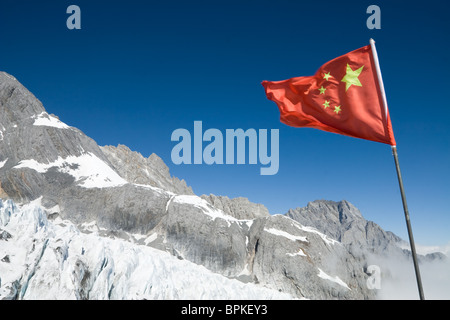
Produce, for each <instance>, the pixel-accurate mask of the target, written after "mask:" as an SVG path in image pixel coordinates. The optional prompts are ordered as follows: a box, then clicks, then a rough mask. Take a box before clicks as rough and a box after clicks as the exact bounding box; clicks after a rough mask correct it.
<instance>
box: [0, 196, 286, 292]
mask: <svg viewBox="0 0 450 320" xmlns="http://www.w3.org/2000/svg"><path fill="white" fill-rule="evenodd" d="M47 215H48V212H47V210H46V209H45V208H44V207H42V206H41V204H40V199H38V200H35V201H32V202H31V203H28V204H24V205H20V204H15V203H14V202H13V201H12V200H6V201H5V200H0V234H5V235H8V236H4V237H0V258H1V262H0V299H28V300H38V299H51V300H74V299H94V300H97V299H98V300H104V299H113V300H115V299H117V300H124V299H126V300H131V299H152V300H157V299H165V300H167V299H181V300H184V299H187V300H198V299H221V300H222V299H224V300H230V299H231V300H236V299H237V300H240V299H283V300H285V299H293V297H292V296H291V295H290V294H287V293H282V292H279V291H277V290H274V289H269V288H266V287H263V286H260V285H256V284H253V283H243V282H241V281H239V280H236V279H229V278H227V277H225V276H222V275H219V274H217V273H213V272H211V271H210V270H208V269H206V268H205V267H203V266H201V265H198V264H195V263H192V262H189V261H187V260H180V259H179V258H177V257H175V256H173V255H171V254H170V253H168V252H163V251H161V250H157V249H154V248H152V247H148V246H144V245H140V244H137V243H133V242H132V241H126V240H123V239H118V238H111V237H104V236H101V235H100V229H99V228H96V227H95V226H93V225H92V224H91V225H89V226H87V225H86V226H87V227H86V228H83V226H76V225H75V224H73V223H72V222H70V221H68V220H62V219H61V218H60V217H57V218H55V219H50V218H48V217H47ZM131 239H133V237H131Z"/></svg>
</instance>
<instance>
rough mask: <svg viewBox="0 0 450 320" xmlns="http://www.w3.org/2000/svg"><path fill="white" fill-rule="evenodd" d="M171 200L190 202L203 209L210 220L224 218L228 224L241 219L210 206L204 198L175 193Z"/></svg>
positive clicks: (183, 202)
mask: <svg viewBox="0 0 450 320" xmlns="http://www.w3.org/2000/svg"><path fill="white" fill-rule="evenodd" d="M172 202H176V203H182V204H190V205H193V206H195V207H197V208H199V209H201V210H202V211H203V213H204V214H206V215H208V216H210V217H211V218H212V220H215V219H217V218H219V219H223V220H226V221H227V222H228V226H230V223H231V222H239V221H242V220H238V219H236V218H234V217H232V216H229V215H227V214H225V213H224V212H223V211H221V210H219V209H216V208H214V207H212V206H211V205H210V204H209V203H208V202H207V201H206V200H204V199H202V198H200V197H198V196H191V195H176V196H174V197H173V200H172Z"/></svg>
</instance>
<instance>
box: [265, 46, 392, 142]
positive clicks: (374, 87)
mask: <svg viewBox="0 0 450 320" xmlns="http://www.w3.org/2000/svg"><path fill="white" fill-rule="evenodd" d="M262 85H263V86H264V88H265V90H266V95H267V98H268V99H270V100H272V101H274V102H275V103H276V104H277V105H278V108H279V109H280V114H281V115H280V120H281V122H283V123H285V124H287V125H289V126H293V127H309V128H316V129H320V130H324V131H329V132H334V133H338V134H343V135H346V136H350V137H355V138H361V139H366V140H372V141H377V142H382V143H386V144H390V145H392V146H395V139H394V133H393V131H392V125H391V120H390V118H389V112H388V110H387V107H386V109H385V107H384V106H383V101H382V95H381V91H380V86H379V83H378V78H377V74H376V68H375V62H374V58H373V55H372V49H371V46H370V45H368V46H365V47H363V48H360V49H357V50H355V51H352V52H349V53H347V54H345V55H343V56H340V57H338V58H335V59H333V60H331V61H329V62H327V63H326V64H324V65H323V66H322V67H321V68H320V69H319V70H317V72H316V74H315V75H314V76H309V77H297V78H292V79H288V80H283V81H263V83H262Z"/></svg>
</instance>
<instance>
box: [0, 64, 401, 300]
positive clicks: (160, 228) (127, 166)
mask: <svg viewBox="0 0 450 320" xmlns="http://www.w3.org/2000/svg"><path fill="white" fill-rule="evenodd" d="M0 196H1V198H3V199H10V200H13V201H15V202H16V203H17V204H18V205H26V204H27V203H30V202H32V201H39V203H40V208H41V209H40V210H42V211H43V212H45V219H47V220H46V221H48V220H52V221H53V220H55V219H61V220H64V221H68V222H70V224H73V226H74V228H79V229H80V230H85V229H86V227H85V226H91V225H95V226H96V228H98V230H101V232H99V234H98V236H99V237H110V238H114V239H116V240H120V241H128V242H129V241H131V242H132V243H133V244H134V245H143V246H147V247H151V248H149V249H152V250H154V249H157V250H159V251H164V252H168V253H170V254H171V255H173V256H175V257H177V258H178V259H181V260H186V261H189V262H192V263H195V264H198V265H201V266H204V267H206V268H207V269H208V270H209V272H213V273H217V274H219V275H221V276H226V277H228V278H231V279H237V280H240V281H241V282H245V283H253V284H256V285H257V286H259V287H266V288H269V289H270V290H275V291H277V292H282V293H286V294H288V295H289V296H292V297H295V298H308V299H373V298H375V296H376V292H375V291H373V290H369V289H368V288H367V285H366V280H367V277H368V275H367V274H366V273H365V272H364V270H365V268H366V267H367V260H366V259H365V258H364V257H365V254H364V252H366V251H364V250H362V248H363V247H366V246H367V245H369V247H370V248H372V249H371V250H372V251H371V252H384V251H386V250H391V249H392V248H397V246H396V244H395V242H396V241H398V240H399V239H398V238H397V237H396V236H395V235H393V234H391V233H387V232H385V231H383V230H382V229H381V228H380V227H378V226H377V225H376V224H374V223H371V222H367V221H366V220H364V218H363V217H362V216H361V214H360V213H359V211H358V210H357V209H356V208H355V207H353V206H352V205H351V204H350V203H348V202H346V201H342V202H339V203H334V202H328V201H316V202H312V203H310V204H308V206H307V207H306V208H300V209H295V210H291V211H289V212H288V213H287V215H273V216H272V215H269V212H268V210H267V209H266V208H265V207H264V206H263V205H261V204H254V203H251V202H250V201H249V200H248V199H245V198H236V199H229V198H228V197H224V196H215V195H209V196H206V195H203V196H201V197H198V196H196V195H195V194H194V193H193V191H192V189H191V188H190V187H188V186H187V185H186V183H185V182H184V181H183V180H179V179H178V178H175V177H171V175H170V173H169V170H168V168H167V166H166V165H165V164H164V162H163V161H162V160H161V159H160V158H159V157H158V156H157V155H154V154H152V155H151V156H150V157H148V158H144V157H143V156H142V155H140V154H139V153H137V152H133V151H131V150H130V149H128V148H127V147H126V146H122V145H119V146H117V147H112V146H106V147H99V146H98V145H97V144H96V143H95V141H93V140H92V139H90V138H89V137H87V136H86V135H84V134H83V132H81V131H80V130H78V129H76V128H73V127H70V126H68V125H66V124H64V123H63V122H61V121H59V119H58V118H57V117H56V116H53V115H49V114H48V113H47V112H46V111H45V109H44V108H43V106H42V104H41V103H40V102H39V100H37V99H36V98H35V97H34V96H33V94H31V93H30V92H29V91H28V90H27V89H26V88H24V87H23V86H22V85H21V84H20V83H19V82H18V81H17V80H16V79H15V78H14V77H12V76H10V75H8V74H6V73H4V72H1V73H0ZM9 208H10V209H8V210H9V211H7V209H4V210H0V225H1V226H2V229H3V230H0V233H1V234H2V240H0V243H1V241H4V240H3V238H5V239H6V237H8V235H9V236H12V237H13V238H14V237H15V235H14V234H13V233H14V232H9V231H8V228H10V227H11V226H8V225H9V223H10V222H9V220H8V219H9V218H8V217H9V216H10V215H11V210H12V209H11V207H10V206H9ZM8 212H9V213H8ZM42 217H44V216H42ZM42 219H44V218H42ZM42 221H44V220H42ZM55 221H56V220H55ZM68 222H67V223H68ZM33 223H34V222H33ZM43 223H44V222H43ZM64 224H66V223H64ZM11 228H12V227H11ZM14 230H15V229H14ZM3 231H4V232H3ZM2 232H3V233H2ZM30 236H33V235H32V233H31V235H30ZM48 239H49V240H48V241H53V240H51V237H50V238H48ZM83 239H84V238H83ZM66 240H67V239H66ZM85 240H86V239H85ZM85 240H79V241H81V242H82V241H85ZM67 241H68V240H67ZM86 241H87V240H86ZM90 241H92V239H91V240H90ZM96 241H97V240H96ZM98 241H100V242H102V243H104V246H103V249H102V250H105V252H110V251H111V250H112V249H111V248H108V247H107V244H106V243H107V242H106V241H104V240H98ZM20 243H27V242H26V241H25V242H20ZM108 243H109V242H108ZM111 245H113V246H115V244H111ZM82 246H83V245H82ZM126 246H128V244H127V245H126ZM84 247H86V248H89V245H87V244H86V245H85V246H84ZM25 249H26V248H25ZM25 249H24V250H25ZM61 250H62V249H61ZM64 250H69V251H70V248H66V249H64ZM85 250H88V249H85ZM90 250H98V248H97V249H96V248H91V249H90ZM130 250H131V249H130ZM133 250H137V251H139V250H141V249H139V250H138V249H133ZM392 250H394V249H392ZM395 250H397V249H395ZM399 250H400V249H399ZM25 251H26V250H25ZM363 251H364V252H363ZM139 252H141V251H139ZM146 252H147V251H146ZM148 252H150V251H148ZM152 252H153V251H152ZM27 254H30V255H32V253H27ZM86 254H90V253H86ZM99 254H100V253H99ZM139 254H140V255H142V254H143V253H139ZM149 254H150V253H149ZM5 255H8V260H10V261H11V259H14V257H12V256H11V254H10V253H5ZM93 256H94V257H95V256H98V255H96V254H94V255H93ZM101 256H104V253H102V254H101ZM129 258H130V257H129ZM58 259H59V258H58ZM111 259H113V260H114V259H118V258H117V257H112V258H111ZM130 259H136V257H131V258H130ZM5 261H6V259H5ZM5 261H2V262H0V264H2V263H3V264H4V263H7V262H5ZM51 261H53V260H51ZM80 261H81V260H80ZM49 263H50V262H49ZM51 263H53V262H51ZM92 263H93V262H92V261H90V262H88V261H84V262H83V261H81V262H79V263H78V262H76V261H75V262H73V265H72V267H73V268H75V269H76V270H75V271H74V272H75V273H76V274H79V275H80V277H76V278H75V279H72V280H70V281H72V282H70V281H69V280H67V279H66V280H65V281H69V282H68V283H66V285H67V286H68V287H67V286H66V287H64V285H63V284H62V282H61V283H59V286H60V288H61V290H62V291H61V292H64V294H63V293H61V294H62V296H75V297H77V298H86V297H87V296H86V295H85V293H83V292H84V291H80V290H78V289H76V288H80V284H81V282H82V281H83V276H82V274H83V273H84V274H86V272H87V270H88V271H89V272H91V274H92V272H93V270H97V269H95V268H96V267H95V266H93V265H92ZM53 267H54V268H56V269H58V267H57V265H55V266H53ZM53 267H52V266H48V268H50V269H51V268H53ZM46 268H47V267H45V268H44V269H46ZM56 269H52V270H53V271H54V273H55V274H56V275H58V274H59V273H58V272H60V271H61V268H60V269H58V270H59V271H57V270H56ZM83 270H84V271H83ZM109 270H110V271H109V272H111V273H112V274H113V275H114V273H115V272H120V271H117V270H116V269H114V268H112V269H109ZM47 271H48V272H52V271H51V270H47ZM97 271H98V270H97ZM27 272H29V270H28V271H26V270H25V271H23V273H18V274H15V275H16V277H14V275H11V276H10V277H9V278H10V280H11V281H10V283H9V288H12V289H11V290H13V289H14V288H16V289H18V288H23V286H27V283H28V282H29V278H28V276H29V275H30V273H27ZM117 276H118V275H117ZM30 277H33V274H32V273H31V276H30ZM2 278H5V277H4V276H3V277H2ZM24 279H28V280H26V281H28V282H27V283H25V282H24V281H25V280H24ZM2 281H3V282H2V286H3V284H4V283H5V280H2ZM77 281H78V282H77ZM98 281H106V282H107V283H110V282H108V281H111V278H100V280H98ZM148 285H149V286H151V283H149V284H148ZM99 286H101V287H102V285H100V284H99ZM103 287H105V285H103ZM103 287H102V288H103ZM106 287H108V286H106ZM33 288H34V289H33V290H37V291H36V292H34V293H33V292H32V290H31V291H28V290H27V292H28V293H27V294H28V295H29V297H33V296H35V295H36V294H37V292H39V291H40V290H42V288H41V289H39V288H38V286H37V285H36V286H34V287H33ZM67 288H72V289H70V290H74V291H73V292H69V293H67V292H66V290H69V289H67ZM70 290H69V291H70ZM77 290H78V291H77ZM124 290H125V289H124ZM8 296H10V294H9V293H8ZM119 296H120V295H119ZM12 297H15V298H20V297H22V298H26V297H27V295H23V296H21V295H20V294H19V295H17V294H15V295H14V294H13V295H12ZM91 297H94V296H91ZM95 297H97V298H100V297H101V298H108V297H109V296H108V295H106V296H105V295H96V296H95ZM121 297H122V298H126V297H130V295H127V294H122V295H121ZM150 297H155V296H154V295H150Z"/></svg>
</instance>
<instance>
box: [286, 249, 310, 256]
mask: <svg viewBox="0 0 450 320" xmlns="http://www.w3.org/2000/svg"><path fill="white" fill-rule="evenodd" d="M286 255H288V256H290V257H295V256H303V257H306V254H305V252H304V251H303V250H302V249H299V250H298V252H296V253H286Z"/></svg>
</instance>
